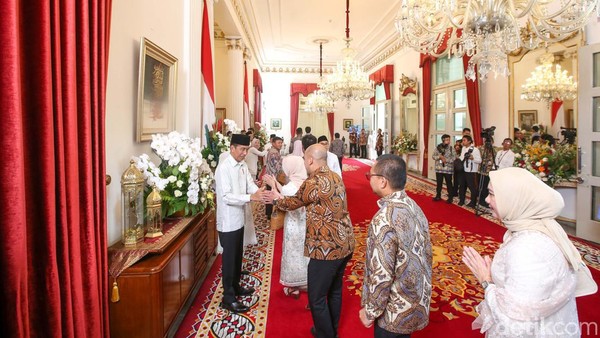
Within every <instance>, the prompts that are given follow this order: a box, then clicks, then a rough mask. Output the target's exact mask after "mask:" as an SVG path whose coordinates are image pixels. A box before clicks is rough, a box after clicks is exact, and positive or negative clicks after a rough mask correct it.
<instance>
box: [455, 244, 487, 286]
mask: <svg viewBox="0 0 600 338" xmlns="http://www.w3.org/2000/svg"><path fill="white" fill-rule="evenodd" d="M462 261H463V262H464V263H465V264H466V265H467V267H468V268H469V269H470V270H471V272H473V275H475V278H477V280H478V281H479V283H481V282H483V281H488V282H491V281H492V259H491V258H490V256H485V257H482V256H481V255H480V254H479V252H477V251H476V250H475V249H473V248H472V247H470V246H465V247H463V257H462Z"/></svg>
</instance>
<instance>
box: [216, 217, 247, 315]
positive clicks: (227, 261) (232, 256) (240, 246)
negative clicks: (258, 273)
mask: <svg viewBox="0 0 600 338" xmlns="http://www.w3.org/2000/svg"><path fill="white" fill-rule="evenodd" d="M219 241H220V242H221V246H222V247H223V257H222V263H221V273H222V275H223V278H222V280H223V302H225V303H229V304H231V303H233V302H237V298H236V297H235V295H236V293H237V291H239V289H240V275H241V272H242V258H243V256H244V228H243V227H242V228H241V229H239V230H235V231H230V232H221V231H219Z"/></svg>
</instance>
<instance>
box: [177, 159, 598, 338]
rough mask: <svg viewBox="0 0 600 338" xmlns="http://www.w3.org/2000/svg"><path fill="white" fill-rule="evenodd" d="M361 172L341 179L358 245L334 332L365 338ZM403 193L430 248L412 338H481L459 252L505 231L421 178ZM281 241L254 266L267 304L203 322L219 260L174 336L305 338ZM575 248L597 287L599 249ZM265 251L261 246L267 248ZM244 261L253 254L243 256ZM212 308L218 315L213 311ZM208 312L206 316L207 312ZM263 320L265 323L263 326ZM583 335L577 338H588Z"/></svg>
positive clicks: (587, 301) (305, 315)
mask: <svg viewBox="0 0 600 338" xmlns="http://www.w3.org/2000/svg"><path fill="white" fill-rule="evenodd" d="M368 170H369V166H368V165H366V164H363V163H361V162H360V161H356V160H353V159H345V160H344V173H343V179H344V183H345V185H346V190H347V193H348V208H349V210H350V216H351V218H352V221H353V223H354V225H355V235H356V238H357V247H356V250H355V252H354V255H353V258H352V260H351V261H350V263H349V264H348V267H347V269H346V275H345V282H344V292H343V311H342V317H341V320H340V328H339V335H340V337H344V338H345V337H371V336H372V334H373V333H372V329H365V328H364V327H363V326H362V325H361V324H360V321H359V319H358V310H359V309H360V295H361V291H362V276H363V262H364V252H365V239H366V231H367V226H368V223H369V221H370V218H371V217H372V216H373V215H374V213H375V212H376V211H377V209H378V207H377V204H376V201H377V199H378V198H377V196H376V195H374V194H373V193H372V192H371V189H370V187H369V183H368V181H367V180H366V178H365V175H364V174H365V172H367V171H368ZM406 189H407V192H408V193H409V195H410V196H411V197H412V198H414V199H415V201H416V202H417V203H418V204H419V205H420V206H421V208H422V209H423V211H424V212H425V214H426V215H427V218H428V220H429V222H430V235H431V240H432V244H433V249H434V269H433V286H434V288H433V291H432V302H431V315H430V324H429V325H428V326H427V327H426V328H425V329H424V330H422V331H419V332H417V333H415V334H414V335H413V336H414V337H481V336H482V335H481V334H480V333H479V332H478V331H473V330H471V322H472V321H473V320H474V318H475V316H476V313H475V306H476V305H477V304H478V303H479V302H480V301H481V299H482V298H483V293H482V290H481V288H480V287H479V286H478V285H477V283H475V281H474V277H473V276H472V275H471V274H470V272H469V271H468V269H467V268H466V266H465V265H464V264H462V262H461V254H462V247H463V245H466V244H468V245H470V246H473V247H475V248H476V249H478V250H479V251H481V252H484V253H487V254H492V253H493V252H494V251H495V250H496V249H497V247H498V245H499V244H500V242H501V240H502V236H503V234H504V232H505V229H504V228H503V227H501V226H500V225H498V224H497V223H495V222H492V221H491V217H490V216H483V217H476V216H475V215H474V214H473V212H472V209H466V208H462V207H458V206H457V205H447V204H445V203H443V202H437V203H436V202H432V200H431V197H432V196H433V193H434V189H435V187H434V186H433V184H432V183H431V182H429V181H428V180H424V179H421V178H417V177H414V176H410V177H409V181H408V183H407V188H406ZM266 231H267V232H268V231H269V230H266ZM282 235H283V232H282V231H278V232H277V233H276V235H275V238H274V243H273V244H272V245H273V252H272V257H273V261H272V265H271V264H269V262H264V263H265V264H264V265H265V267H264V268H262V267H261V271H262V270H265V272H266V271H269V270H270V271H271V276H270V277H271V278H270V280H268V281H264V282H262V284H261V285H262V286H264V287H265V288H266V287H268V285H267V284H270V290H269V291H268V297H265V298H267V299H261V300H260V301H259V302H257V303H256V304H255V305H254V306H253V310H252V311H253V312H252V313H250V314H248V315H244V316H241V317H236V316H233V317H231V316H230V317H227V314H221V316H220V317H219V316H217V317H216V318H218V319H219V320H222V322H219V325H215V324H214V322H211V320H212V321H214V320H215V319H208V318H204V313H205V312H207V309H210V308H211V307H212V308H213V312H218V300H219V299H220V297H221V294H220V293H219V290H218V289H219V287H218V286H219V285H218V284H219V280H220V273H219V268H220V259H217V261H215V264H214V265H213V268H212V269H211V273H210V274H209V276H208V278H207V279H206V282H205V283H204V285H203V286H202V289H201V291H200V292H199V294H198V296H197V297H196V300H195V302H194V305H193V306H192V308H191V309H190V311H189V312H188V314H187V316H186V319H185V320H184V322H183V323H182V324H181V326H180V329H179V332H178V334H177V337H195V336H197V337H204V336H210V337H218V336H219V337H241V336H242V335H238V334H236V333H235V332H238V333H239V332H242V331H243V330H240V329H239V325H242V324H243V325H248V321H250V323H251V327H252V328H253V329H254V330H253V331H248V327H246V326H244V327H243V328H244V329H245V330H246V331H245V333H246V335H245V336H247V337H264V336H266V337H311V335H310V332H309V330H310V327H311V326H312V319H311V316H310V311H307V310H305V306H306V304H307V298H306V294H305V293H302V294H301V297H300V299H298V300H295V299H293V298H289V297H286V296H284V294H283V288H282V286H281V285H280V284H279V268H280V260H281V243H282ZM262 237H263V239H265V243H266V242H268V241H267V239H268V237H270V236H267V235H263V236H262ZM574 242H575V244H576V246H577V247H578V249H579V250H580V251H581V252H582V255H583V257H584V258H585V259H586V262H587V263H588V265H590V267H592V269H591V270H592V274H593V276H594V278H595V279H596V281H600V273H599V271H598V268H599V266H600V265H599V261H600V260H599V257H600V250H599V249H598V248H597V247H593V246H589V245H586V244H584V243H582V242H579V241H574ZM259 245H260V244H259ZM265 245H267V246H268V244H265ZM267 251H268V250H267ZM247 256H248V254H247V255H245V257H247ZM250 256H252V255H251V254H250ZM253 276H259V277H260V276H262V278H263V279H269V278H267V277H266V276H265V274H262V275H261V274H260V273H258V272H257V273H253ZM265 291H267V290H265ZM213 295H214V297H213ZM215 304H216V305H215ZM597 304H600V295H599V294H596V295H593V296H587V297H582V298H578V299H577V306H578V310H579V319H580V321H581V322H588V323H596V325H597V324H598V323H600V313H598V312H597V311H596V309H595V307H597ZM215 306H216V307H217V310H215V309H214V308H215ZM208 312H209V313H211V311H210V310H208ZM211 318H212V317H211ZM223 318H225V320H223ZM265 321H266V324H264V322H265ZM227 325H231V326H235V325H237V326H238V327H237V328H235V329H222V328H223V327H226V326H227ZM202 327H204V328H205V329H206V328H209V327H217V328H221V329H220V331H219V332H218V333H216V332H215V331H214V330H212V331H210V330H208V331H206V330H204V331H203V330H202ZM596 328H597V327H596ZM207 332H209V333H207ZM227 333H228V334H227ZM583 333H584V334H583V337H586V336H594V335H587V334H586V332H583ZM592 333H594V332H592Z"/></svg>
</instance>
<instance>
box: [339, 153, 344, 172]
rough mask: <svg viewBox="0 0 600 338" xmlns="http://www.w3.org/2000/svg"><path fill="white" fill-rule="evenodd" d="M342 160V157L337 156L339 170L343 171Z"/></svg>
mask: <svg viewBox="0 0 600 338" xmlns="http://www.w3.org/2000/svg"><path fill="white" fill-rule="evenodd" d="M343 158H344V156H338V161H340V170H342V171H343V170H344V167H343V166H342V159H343Z"/></svg>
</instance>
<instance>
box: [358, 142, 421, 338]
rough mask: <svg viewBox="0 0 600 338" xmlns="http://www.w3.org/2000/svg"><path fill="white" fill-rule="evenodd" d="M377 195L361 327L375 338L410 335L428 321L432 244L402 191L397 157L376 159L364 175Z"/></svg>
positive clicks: (401, 171) (402, 170)
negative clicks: (369, 331) (373, 331)
mask: <svg viewBox="0 0 600 338" xmlns="http://www.w3.org/2000/svg"><path fill="white" fill-rule="evenodd" d="M367 178H369V181H370V184H371V189H373V192H374V193H375V194H377V196H379V197H381V199H380V200H379V201H378V202H377V203H378V204H379V208H380V209H379V211H378V212H377V213H376V214H375V216H373V219H372V220H371V224H370V225H369V232H368V238H367V251H366V261H365V277H364V281H363V293H362V301H361V305H362V308H361V310H360V311H359V317H360V320H361V322H362V323H363V325H365V326H366V327H370V326H372V325H373V323H375V329H374V330H375V337H376V338H383V337H403V338H404V337H409V336H410V334H411V333H412V332H415V331H418V330H421V329H423V328H424V327H425V326H427V324H428V323H429V303H430V302H431V263H432V253H431V240H430V237H429V223H428V222H427V218H426V217H425V214H423V211H422V210H421V208H420V207H419V206H418V205H417V203H415V201H413V200H412V199H411V198H410V197H408V195H407V194H406V192H405V191H404V185H405V184H406V163H405V162H404V160H403V159H402V158H401V157H399V156H398V155H391V154H386V155H382V156H380V157H379V158H378V159H377V162H376V163H375V165H374V166H373V167H372V168H371V170H370V171H369V173H367Z"/></svg>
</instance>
